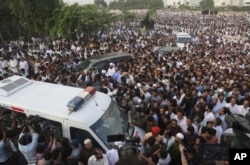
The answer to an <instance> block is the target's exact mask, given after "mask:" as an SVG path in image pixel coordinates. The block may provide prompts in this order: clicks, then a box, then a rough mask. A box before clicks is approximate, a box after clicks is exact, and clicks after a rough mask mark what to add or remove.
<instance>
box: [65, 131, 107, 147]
mask: <svg viewBox="0 0 250 165" xmlns="http://www.w3.org/2000/svg"><path fill="white" fill-rule="evenodd" d="M69 130H70V137H71V139H76V140H77V141H78V142H79V143H81V144H83V141H84V140H85V139H91V141H92V143H93V146H94V147H99V148H102V147H101V146H100V145H99V144H98V142H97V141H96V140H95V138H93V136H92V135H91V134H90V133H89V132H88V131H86V130H83V129H79V128H75V127H70V128H69ZM103 150H104V149H103Z"/></svg>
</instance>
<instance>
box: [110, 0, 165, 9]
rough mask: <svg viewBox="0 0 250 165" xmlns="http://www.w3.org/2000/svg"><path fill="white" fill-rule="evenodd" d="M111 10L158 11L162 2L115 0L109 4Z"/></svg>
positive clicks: (161, 6)
mask: <svg viewBox="0 0 250 165" xmlns="http://www.w3.org/2000/svg"><path fill="white" fill-rule="evenodd" d="M109 7H110V8H112V9H160V8H163V7H164V3H163V0H117V1H112V2H110V4H109Z"/></svg>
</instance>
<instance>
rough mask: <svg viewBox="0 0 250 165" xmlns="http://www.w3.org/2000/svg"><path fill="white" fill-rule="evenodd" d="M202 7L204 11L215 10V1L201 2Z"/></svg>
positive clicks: (204, 0) (206, 0)
mask: <svg viewBox="0 0 250 165" xmlns="http://www.w3.org/2000/svg"><path fill="white" fill-rule="evenodd" d="M200 6H201V9H202V10H211V9H214V1H213V0H202V1H200Z"/></svg>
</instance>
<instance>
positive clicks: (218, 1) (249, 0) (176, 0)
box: [163, 0, 250, 7]
mask: <svg viewBox="0 0 250 165" xmlns="http://www.w3.org/2000/svg"><path fill="white" fill-rule="evenodd" d="M200 1H201V0H163V2H164V7H168V6H172V7H178V6H179V5H188V6H198V5H199V3H200ZM214 6H250V0H214Z"/></svg>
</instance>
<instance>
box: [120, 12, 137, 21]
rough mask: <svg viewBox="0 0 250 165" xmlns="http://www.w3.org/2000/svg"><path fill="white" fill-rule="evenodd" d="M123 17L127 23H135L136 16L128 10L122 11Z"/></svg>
mask: <svg viewBox="0 0 250 165" xmlns="http://www.w3.org/2000/svg"><path fill="white" fill-rule="evenodd" d="M121 17H122V19H123V20H124V21H125V22H127V21H133V20H134V19H135V17H136V14H135V13H133V12H129V11H127V10H124V11H122V14H121Z"/></svg>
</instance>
